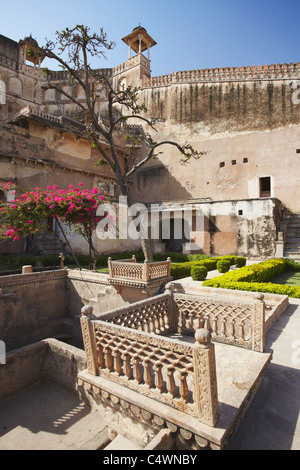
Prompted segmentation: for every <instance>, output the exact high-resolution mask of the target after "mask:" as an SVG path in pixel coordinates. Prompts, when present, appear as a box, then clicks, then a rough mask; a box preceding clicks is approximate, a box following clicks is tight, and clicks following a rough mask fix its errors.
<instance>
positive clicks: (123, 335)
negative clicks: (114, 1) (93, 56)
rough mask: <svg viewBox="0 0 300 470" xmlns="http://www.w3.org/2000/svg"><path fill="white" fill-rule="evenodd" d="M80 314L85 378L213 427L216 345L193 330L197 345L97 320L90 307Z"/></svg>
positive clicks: (216, 416) (216, 402)
mask: <svg viewBox="0 0 300 470" xmlns="http://www.w3.org/2000/svg"><path fill="white" fill-rule="evenodd" d="M160 301H162V299H160ZM82 313H83V316H82V318H81V326H82V333H83V340H84V346H85V351H86V355H87V366H88V373H89V374H91V375H92V376H100V377H101V378H104V379H108V380H109V381H111V382H114V383H116V384H118V385H121V386H124V387H126V388H129V389H131V390H133V391H135V392H138V393H139V394H140V395H142V396H146V397H148V398H151V399H154V400H155V401H158V402H160V403H163V404H165V405H168V406H170V407H171V409H176V410H179V411H181V412H183V413H186V414H188V415H191V416H193V417H197V418H198V419H199V420H200V421H201V422H203V423H205V424H208V425H209V426H215V424H216V422H217V419H218V395H217V381H216V364H215V352H214V345H213V343H211V341H210V334H209V332H208V331H207V330H205V329H200V330H197V333H196V335H195V338H196V342H195V344H192V345H191V344H189V343H188V342H184V341H180V340H177V339H176V340H175V339H172V338H168V337H163V336H160V335H157V334H155V333H146V332H144V331H140V330H136V329H133V328H128V327H124V326H119V325H116V324H114V323H111V322H109V321H103V319H102V318H103V317H102V316H100V317H98V318H95V317H93V315H92V308H91V307H89V306H87V307H84V308H83V311H82ZM171 413H172V412H170V420H171V421H172V417H171Z"/></svg>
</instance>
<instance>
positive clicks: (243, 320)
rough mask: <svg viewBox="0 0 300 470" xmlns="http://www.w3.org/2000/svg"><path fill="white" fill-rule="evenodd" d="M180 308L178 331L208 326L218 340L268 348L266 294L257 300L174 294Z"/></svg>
mask: <svg viewBox="0 0 300 470" xmlns="http://www.w3.org/2000/svg"><path fill="white" fill-rule="evenodd" d="M174 301H175V304H176V309H177V322H178V331H179V332H180V333H182V334H185V335H190V334H194V332H195V330H196V329H197V328H199V327H200V324H202V322H204V325H205V327H206V328H207V329H209V330H210V331H211V333H212V338H213V340H215V341H219V342H222V343H227V344H232V345H235V346H239V347H243V348H246V349H252V350H254V351H258V352H263V351H264V348H265V331H266V322H265V310H266V306H265V302H264V295H263V294H257V295H256V296H255V298H254V300H246V299H245V300H236V299H227V300H226V299H224V298H222V297H219V296H218V295H216V296H214V297H205V296H196V295H187V294H182V293H180V294H179V293H175V294H174Z"/></svg>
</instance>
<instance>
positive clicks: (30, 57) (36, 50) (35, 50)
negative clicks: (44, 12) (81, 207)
mask: <svg viewBox="0 0 300 470" xmlns="http://www.w3.org/2000/svg"><path fill="white" fill-rule="evenodd" d="M19 44H20V45H21V46H23V48H24V51H25V52H24V53H25V60H26V61H29V62H32V63H33V64H34V65H35V66H37V65H40V64H41V63H42V62H43V60H44V57H43V56H42V55H41V53H40V46H39V44H38V42H37V40H36V39H34V38H33V37H32V36H31V34H30V36H26V37H25V38H24V39H22V40H21V41H19Z"/></svg>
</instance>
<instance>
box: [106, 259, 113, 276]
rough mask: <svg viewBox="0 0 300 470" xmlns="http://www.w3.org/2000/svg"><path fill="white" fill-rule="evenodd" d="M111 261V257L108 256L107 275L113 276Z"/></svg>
mask: <svg viewBox="0 0 300 470" xmlns="http://www.w3.org/2000/svg"><path fill="white" fill-rule="evenodd" d="M111 261H112V259H111V258H110V257H109V258H108V260H107V265H108V272H109V277H113V273H112V266H111Z"/></svg>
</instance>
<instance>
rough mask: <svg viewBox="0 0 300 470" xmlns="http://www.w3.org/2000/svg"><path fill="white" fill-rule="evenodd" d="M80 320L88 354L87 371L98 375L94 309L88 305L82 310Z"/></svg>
mask: <svg viewBox="0 0 300 470" xmlns="http://www.w3.org/2000/svg"><path fill="white" fill-rule="evenodd" d="M81 314H82V317H81V318H80V324H81V330H82V338H83V344H84V350H85V353H86V361H87V369H88V372H89V373H90V374H93V375H98V363H97V351H96V344H95V336H94V329H93V325H92V319H93V318H94V316H93V307H92V306H90V305H86V306H85V307H83V308H82V309H81Z"/></svg>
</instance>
